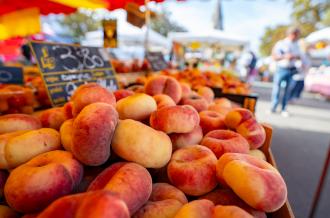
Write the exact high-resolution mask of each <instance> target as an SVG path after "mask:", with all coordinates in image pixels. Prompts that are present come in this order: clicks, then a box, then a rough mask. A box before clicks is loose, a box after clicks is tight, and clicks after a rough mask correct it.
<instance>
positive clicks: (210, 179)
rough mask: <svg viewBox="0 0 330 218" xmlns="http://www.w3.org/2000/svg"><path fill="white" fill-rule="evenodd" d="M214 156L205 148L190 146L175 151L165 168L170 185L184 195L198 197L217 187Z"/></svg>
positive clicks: (215, 159)
mask: <svg viewBox="0 0 330 218" xmlns="http://www.w3.org/2000/svg"><path fill="white" fill-rule="evenodd" d="M216 162H217V158H216V156H215V155H214V154H213V152H212V151H211V150H210V149H208V148H207V147H204V146H201V145H192V146H187V147H184V148H180V149H178V150H177V151H175V152H174V153H173V155H172V158H171V160H170V162H169V164H168V166H167V174H168V177H169V179H170V181H171V183H172V184H173V185H174V186H175V187H177V188H178V189H180V190H181V191H183V192H184V193H185V194H188V195H192V196H200V195H203V194H206V193H207V192H209V191H211V190H212V189H213V188H215V186H216V185H217V181H216V175H215V174H216V172H215V164H216Z"/></svg>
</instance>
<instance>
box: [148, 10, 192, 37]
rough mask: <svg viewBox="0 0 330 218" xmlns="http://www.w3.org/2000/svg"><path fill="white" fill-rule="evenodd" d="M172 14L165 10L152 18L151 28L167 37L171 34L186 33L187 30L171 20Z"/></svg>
mask: <svg viewBox="0 0 330 218" xmlns="http://www.w3.org/2000/svg"><path fill="white" fill-rule="evenodd" d="M170 16H171V12H169V11H167V10H165V9H163V10H162V11H161V12H160V13H158V14H157V15H156V16H154V17H152V18H151V22H150V26H151V28H152V29H153V30H155V31H156V32H158V33H160V34H162V35H163V36H167V34H168V33H169V32H186V31H187V30H186V29H185V28H184V27H182V26H181V25H179V24H177V23H176V22H174V21H172V20H171V19H170Z"/></svg>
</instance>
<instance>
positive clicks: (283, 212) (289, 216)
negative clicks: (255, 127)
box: [260, 124, 295, 218]
mask: <svg viewBox="0 0 330 218" xmlns="http://www.w3.org/2000/svg"><path fill="white" fill-rule="evenodd" d="M262 125H263V127H264V129H265V131H266V140H265V143H264V144H263V146H262V147H261V148H260V150H262V151H263V152H264V154H265V155H266V158H267V161H268V162H269V163H270V164H271V165H273V166H274V167H276V168H277V166H276V162H275V159H274V156H273V153H272V150H271V148H270V145H271V141H272V135H273V128H272V127H271V126H270V125H269V124H262ZM267 217H268V218H294V217H295V216H294V214H293V211H292V209H291V206H290V203H289V201H288V199H287V200H286V202H285V204H284V205H283V206H282V207H281V208H280V209H279V210H277V211H275V212H273V213H269V214H267Z"/></svg>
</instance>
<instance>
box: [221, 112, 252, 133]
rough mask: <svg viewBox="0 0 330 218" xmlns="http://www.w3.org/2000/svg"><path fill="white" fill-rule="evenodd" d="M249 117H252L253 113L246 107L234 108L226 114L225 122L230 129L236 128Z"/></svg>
mask: <svg viewBox="0 0 330 218" xmlns="http://www.w3.org/2000/svg"><path fill="white" fill-rule="evenodd" d="M251 118H253V114H252V112H251V111H249V110H248V109H245V108H235V109H233V110H231V111H230V112H229V113H228V114H227V115H226V118H225V124H226V125H227V127H228V128H230V129H236V128H237V127H238V126H239V125H240V124H242V123H243V122H245V121H246V120H248V119H251Z"/></svg>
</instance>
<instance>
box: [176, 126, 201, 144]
mask: <svg viewBox="0 0 330 218" xmlns="http://www.w3.org/2000/svg"><path fill="white" fill-rule="evenodd" d="M170 138H171V141H172V145H173V150H176V149H178V148H182V147H185V146H189V145H197V144H199V143H200V142H201V141H202V138H203V132H202V128H201V127H200V126H197V127H196V128H195V129H193V131H191V132H188V133H172V134H170Z"/></svg>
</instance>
